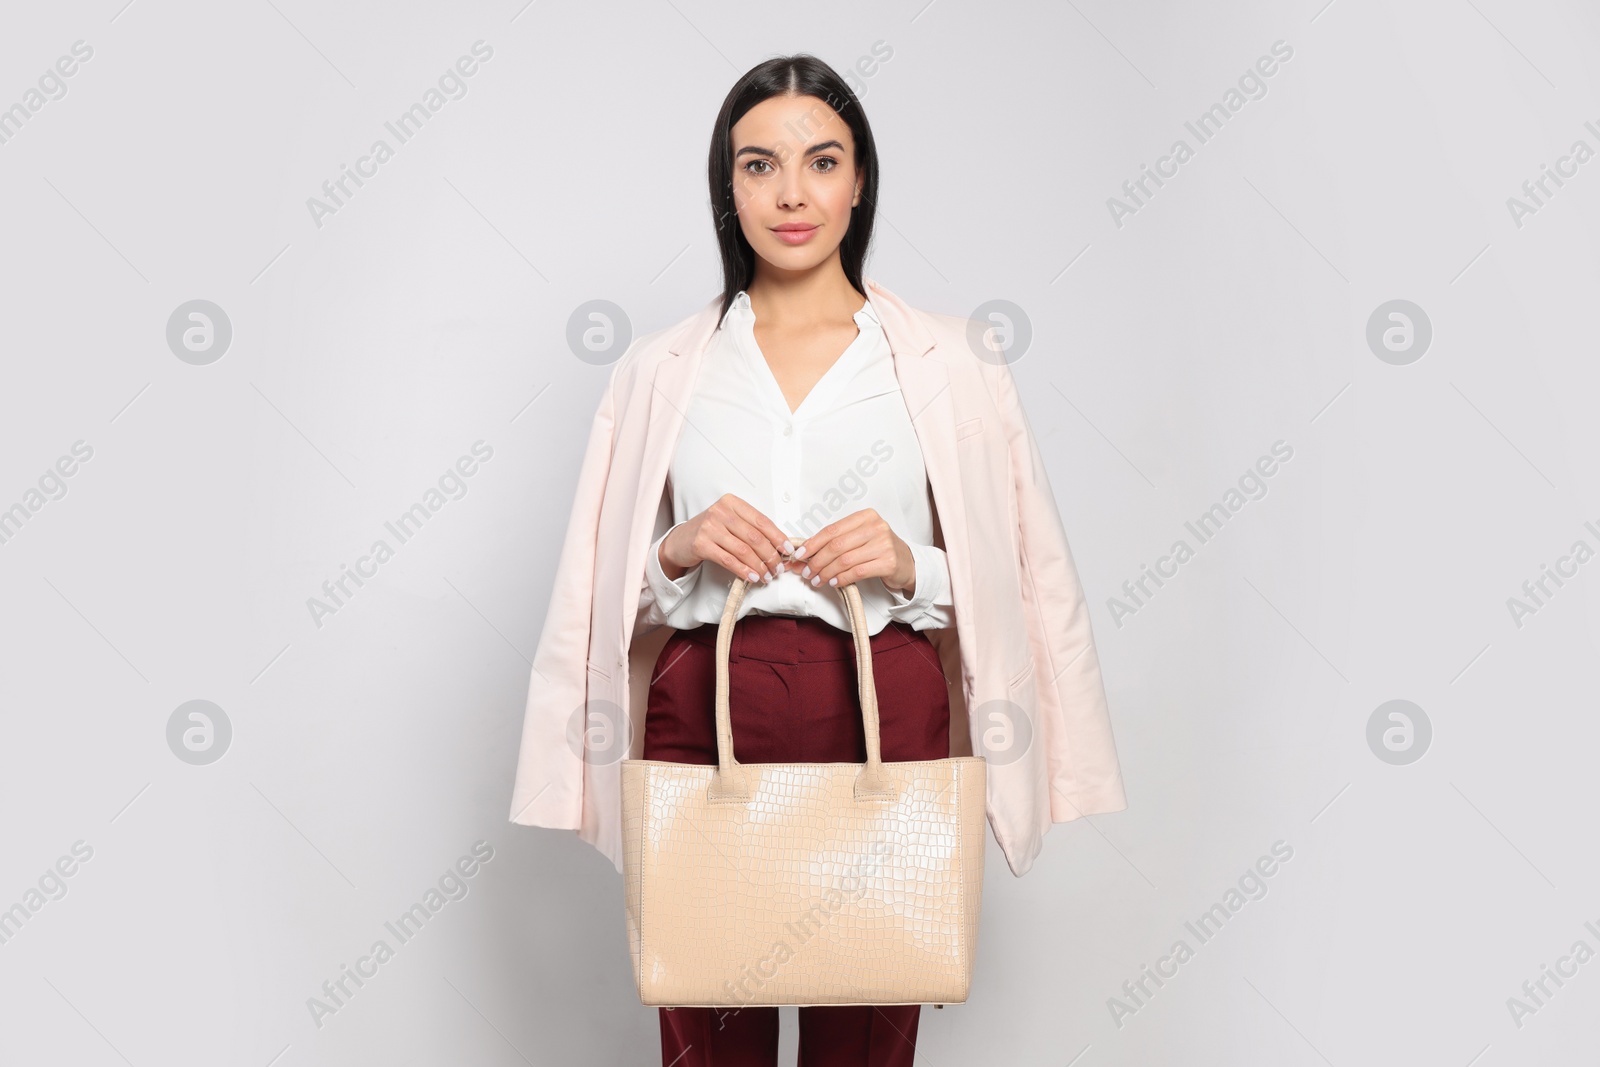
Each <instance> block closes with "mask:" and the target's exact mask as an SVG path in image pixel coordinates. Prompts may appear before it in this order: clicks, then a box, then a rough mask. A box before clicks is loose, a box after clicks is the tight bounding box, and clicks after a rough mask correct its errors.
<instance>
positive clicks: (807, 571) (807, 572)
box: [800, 567, 811, 578]
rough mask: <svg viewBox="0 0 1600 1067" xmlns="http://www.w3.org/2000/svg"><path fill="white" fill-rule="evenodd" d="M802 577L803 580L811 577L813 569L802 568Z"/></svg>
mask: <svg viewBox="0 0 1600 1067" xmlns="http://www.w3.org/2000/svg"><path fill="white" fill-rule="evenodd" d="M800 577H802V578H809V577H811V568H810V567H801V568H800Z"/></svg>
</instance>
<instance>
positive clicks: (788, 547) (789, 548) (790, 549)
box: [783, 540, 794, 555]
mask: <svg viewBox="0 0 1600 1067" xmlns="http://www.w3.org/2000/svg"><path fill="white" fill-rule="evenodd" d="M783 550H784V551H785V552H787V553H789V554H790V555H793V554H794V542H793V541H789V540H785V541H784V542H783Z"/></svg>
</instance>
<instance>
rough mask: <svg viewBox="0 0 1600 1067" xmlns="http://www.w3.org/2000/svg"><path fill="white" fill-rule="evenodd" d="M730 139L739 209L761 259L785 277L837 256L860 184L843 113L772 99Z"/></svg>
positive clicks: (808, 100) (808, 99) (803, 99)
mask: <svg viewBox="0 0 1600 1067" xmlns="http://www.w3.org/2000/svg"><path fill="white" fill-rule="evenodd" d="M730 133H731V137H730V138H729V140H730V144H731V146H732V149H733V205H734V209H735V210H736V211H737V212H738V213H739V227H740V229H742V230H743V231H744V236H745V240H747V241H749V242H750V247H751V248H753V249H755V253H756V255H757V256H759V257H760V258H761V259H763V260H765V261H766V262H767V264H769V265H770V266H772V267H776V268H777V269H779V270H785V271H804V270H810V269H811V268H813V267H815V266H817V265H818V264H820V263H824V262H826V261H827V260H828V259H829V258H831V257H835V256H837V255H838V250H839V242H840V241H842V240H844V235H845V231H846V230H847V229H849V228H850V208H851V205H852V204H853V203H854V202H855V201H856V200H857V199H858V198H859V197H860V193H861V185H862V176H861V175H859V174H858V173H857V172H856V165H855V147H856V146H855V140H854V138H852V137H851V135H850V127H849V126H848V125H846V124H845V122H844V120H843V119H841V118H840V117H839V115H838V113H837V112H835V111H834V110H833V108H831V107H829V106H828V105H827V104H826V103H824V102H823V101H821V100H819V99H818V98H817V97H814V96H773V97H769V98H767V99H766V100H763V101H762V102H761V103H759V104H757V105H756V106H755V107H753V108H751V109H750V110H749V111H747V112H745V114H744V117H743V118H741V119H740V120H739V121H738V122H736V123H734V126H733V129H732V130H731V131H730Z"/></svg>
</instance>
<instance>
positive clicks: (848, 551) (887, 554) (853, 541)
mask: <svg viewBox="0 0 1600 1067" xmlns="http://www.w3.org/2000/svg"><path fill="white" fill-rule="evenodd" d="M794 559H795V560H798V561H801V562H802V563H803V566H802V568H801V570H800V576H801V577H802V578H804V579H806V580H807V581H809V582H810V583H811V584H812V585H814V586H820V585H821V584H822V583H824V582H826V583H827V584H829V585H833V586H837V585H850V584H851V583H853V582H859V581H860V580H861V579H863V578H882V579H883V584H884V585H885V586H887V587H888V588H890V589H892V590H894V591H896V592H898V593H900V595H901V596H905V597H909V596H911V595H912V590H913V589H914V588H915V587H916V583H917V561H916V559H915V558H913V557H912V555H911V546H910V545H908V544H906V543H905V542H904V541H902V540H900V538H899V537H898V536H897V535H896V534H895V532H894V531H893V530H891V529H889V524H888V522H886V521H885V520H884V518H883V516H881V515H879V514H878V513H877V512H876V511H874V510H873V509H871V508H865V509H863V510H861V511H858V512H856V513H854V514H853V515H846V516H845V517H844V518H842V519H840V520H839V521H838V522H835V523H830V524H829V525H827V526H824V527H823V528H822V529H820V530H818V531H817V532H816V533H814V534H812V535H811V536H810V537H808V538H806V539H805V542H804V543H803V544H801V545H797V546H796V550H795V552H794ZM790 566H794V564H792V563H791V564H790Z"/></svg>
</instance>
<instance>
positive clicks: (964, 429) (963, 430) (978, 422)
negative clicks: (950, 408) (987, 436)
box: [956, 416, 983, 441]
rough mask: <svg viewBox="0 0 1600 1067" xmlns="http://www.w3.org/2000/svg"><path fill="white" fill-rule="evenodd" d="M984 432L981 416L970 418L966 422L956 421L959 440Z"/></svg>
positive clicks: (957, 438)
mask: <svg viewBox="0 0 1600 1067" xmlns="http://www.w3.org/2000/svg"><path fill="white" fill-rule="evenodd" d="M982 432H983V418H982V417H981V416H980V417H979V418H976V419H968V420H967V421H965V422H958V423H956V440H957V441H961V440H964V439H966V438H968V437H971V436H973V435H974V434H980V433H982Z"/></svg>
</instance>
